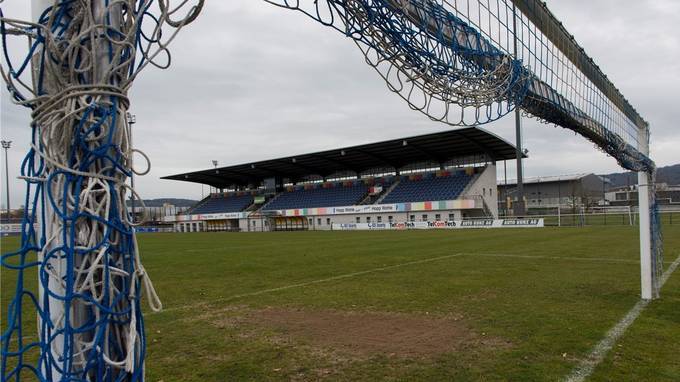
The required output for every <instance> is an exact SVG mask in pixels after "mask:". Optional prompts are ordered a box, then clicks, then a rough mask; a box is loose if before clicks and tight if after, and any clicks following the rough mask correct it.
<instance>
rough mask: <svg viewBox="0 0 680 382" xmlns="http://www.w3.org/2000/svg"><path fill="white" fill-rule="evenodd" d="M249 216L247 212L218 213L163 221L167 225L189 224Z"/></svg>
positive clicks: (165, 218)
mask: <svg viewBox="0 0 680 382" xmlns="http://www.w3.org/2000/svg"><path fill="white" fill-rule="evenodd" d="M247 216H248V213H247V212H223V213H217V214H200V215H177V216H165V217H163V221H164V222H166V223H172V222H187V221H201V220H227V219H244V218H246V217H247Z"/></svg>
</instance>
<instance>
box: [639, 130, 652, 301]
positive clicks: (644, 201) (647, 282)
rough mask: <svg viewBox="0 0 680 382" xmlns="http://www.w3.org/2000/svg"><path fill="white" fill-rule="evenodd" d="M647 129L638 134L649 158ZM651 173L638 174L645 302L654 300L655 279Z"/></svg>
mask: <svg viewBox="0 0 680 382" xmlns="http://www.w3.org/2000/svg"><path fill="white" fill-rule="evenodd" d="M647 134H648V131H647V128H644V129H640V130H639V132H638V141H639V144H638V146H639V150H640V151H641V152H642V153H643V154H645V155H647V156H649V136H648V135H647ZM649 178H650V177H649V173H647V172H646V171H640V172H638V201H639V202H638V215H639V217H640V284H641V293H640V295H641V297H642V299H643V300H651V299H652V298H654V297H655V296H654V286H653V283H654V278H653V275H652V272H653V271H652V269H653V268H652V238H651V232H652V231H651V221H650V218H651V213H650V206H649V204H650V201H649V190H650V187H654V185H650V184H649V181H650V179H649Z"/></svg>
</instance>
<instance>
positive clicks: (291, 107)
mask: <svg viewBox="0 0 680 382" xmlns="http://www.w3.org/2000/svg"><path fill="white" fill-rule="evenodd" d="M29 3H30V1H27V0H5V2H4V3H3V4H2V8H3V12H4V13H5V16H7V17H14V18H26V17H29V14H30V9H29ZM624 4H625V5H624ZM548 6H549V7H550V8H551V9H552V11H553V13H554V14H555V15H556V16H557V17H558V18H559V19H560V20H561V21H563V23H564V24H565V25H566V27H567V29H568V30H569V31H570V32H571V33H573V34H574V36H575V37H576V39H577V41H579V42H580V43H581V45H582V46H583V47H584V48H585V49H586V51H587V52H588V53H589V54H590V55H591V56H592V57H593V58H594V59H595V61H596V63H597V64H598V65H599V66H600V67H601V68H602V69H603V70H604V72H605V73H606V74H607V75H608V77H609V78H610V79H611V80H612V81H613V82H614V84H615V85H616V86H617V87H618V88H619V89H620V90H621V91H622V93H623V94H624V95H625V96H626V97H627V98H628V100H629V101H630V102H631V103H632V104H633V105H634V107H635V108H636V109H637V110H638V111H639V112H640V114H641V115H642V116H643V117H644V118H645V119H646V120H647V121H648V122H649V123H650V124H651V127H652V158H653V159H654V160H655V161H656V163H657V164H658V165H659V166H664V165H669V164H675V163H678V162H680V155H678V150H677V147H680V128H679V127H678V120H679V119H680V118H678V117H680V112H679V110H680V106H678V98H677V94H678V89H680V32H678V20H680V1H677V0H635V1H634V0H625V1H621V0H570V1H557V0H549V1H548ZM171 50H172V53H173V62H172V67H171V68H170V69H169V70H165V71H161V70H158V69H155V68H149V69H148V70H147V71H146V72H144V73H143V74H142V75H141V77H139V79H138V80H137V81H136V83H135V85H134V88H133V90H132V92H131V94H130V98H131V99H132V108H131V111H132V112H133V113H134V114H136V115H137V124H136V125H135V127H134V129H135V135H134V142H135V146H136V147H137V148H139V149H141V150H143V151H145V152H146V153H147V154H148V155H149V156H150V158H151V160H152V170H151V172H150V173H149V174H148V175H147V176H145V177H142V178H138V179H137V181H136V183H137V188H138V191H139V193H140V194H141V195H142V196H143V197H144V198H159V197H184V198H193V199H197V198H200V197H201V186H200V185H195V184H192V183H184V182H176V181H167V180H160V179H159V177H161V176H165V175H170V174H175V173H180V172H184V171H193V170H199V169H204V168H207V167H211V160H218V161H219V163H220V165H229V164H238V163H243V162H248V161H255V160H261V159H268V158H274V157H279V156H285V155H292V154H300V153H305V152H309V151H315V150H324V149H331V148H334V147H339V146H345V145H355V144H360V143H368V142H373V141H379V140H385V139H390V138H399V137H403V136H409V135H417V134H425V133H430V132H437V131H442V130H444V129H447V128H449V127H447V126H446V125H444V124H441V123H436V122H432V121H430V120H429V119H427V117H425V116H423V115H421V114H420V113H418V112H413V111H411V110H410V109H409V108H408V107H407V105H406V104H405V103H404V102H403V101H402V100H401V99H400V98H399V97H398V96H396V95H394V94H392V93H390V92H389V91H388V90H387V88H386V86H385V84H384V82H383V80H382V79H381V78H380V77H379V76H378V75H377V74H376V73H375V72H374V70H373V69H372V68H370V67H369V66H367V65H366V64H365V63H364V62H363V57H362V56H361V54H360V52H359V51H358V50H357V49H356V47H355V46H354V44H352V42H351V41H350V40H348V39H347V38H345V37H344V36H342V35H341V34H339V33H338V32H336V31H334V30H331V29H329V28H325V27H323V26H321V25H320V24H317V23H316V22H314V21H312V20H310V19H308V18H307V17H305V16H303V15H302V14H300V13H297V12H291V11H287V10H284V9H280V8H277V7H273V6H271V5H269V4H267V3H265V2H263V1H253V0H229V1H220V0H207V4H206V6H205V8H204V10H203V13H202V15H201V16H200V17H199V19H198V20H197V22H195V23H194V24H192V25H190V26H189V27H188V28H186V29H185V30H183V31H182V34H181V35H180V36H179V37H178V39H177V40H176V41H175V42H174V44H173V45H172V46H171ZM1 122H2V139H8V140H12V141H14V143H13V146H12V148H11V149H10V158H9V167H10V195H11V199H12V204H13V206H14V207H18V205H20V204H23V193H24V186H23V184H22V182H20V181H18V180H15V179H14V178H15V177H16V176H17V174H18V169H19V165H20V161H21V159H22V158H23V156H24V154H25V152H26V151H27V149H28V144H27V142H28V138H29V134H30V130H29V127H28V126H29V111H28V110H26V109H23V108H21V107H18V106H15V105H13V104H11V103H10V102H9V99H8V94H7V92H6V91H5V90H4V86H3V92H2V115H1ZM484 127H485V128H486V129H488V130H490V131H492V132H494V133H496V134H498V135H500V136H502V137H504V138H506V139H508V140H510V141H513V140H514V130H513V129H514V124H513V118H511V117H508V118H504V119H502V120H501V121H499V122H495V123H491V124H487V125H485V126H484ZM524 135H525V140H524V145H525V147H526V148H528V149H529V155H530V159H528V160H527V161H526V163H525V172H526V175H527V176H538V175H560V174H570V173H579V172H595V173H604V172H614V171H619V170H620V168H619V167H618V166H617V164H616V161H615V160H613V159H612V158H609V157H607V156H605V155H604V154H602V153H600V152H598V151H597V150H595V149H594V147H593V145H592V144H590V143H588V142H587V141H586V140H585V139H584V138H581V137H579V136H575V135H574V133H573V132H570V131H568V130H564V129H561V128H554V127H551V126H548V125H543V124H540V123H537V122H536V121H535V120H531V119H527V120H525V121H524ZM3 160H4V159H3ZM502 167H503V166H502V164H501V165H500V166H499V168H500V171H502ZM508 172H509V174H510V175H509V177H512V178H514V166H513V165H512V164H511V163H508ZM4 181H5V180H4V173H3V184H2V192H3V194H4ZM2 204H3V205H4V196H3V198H2Z"/></svg>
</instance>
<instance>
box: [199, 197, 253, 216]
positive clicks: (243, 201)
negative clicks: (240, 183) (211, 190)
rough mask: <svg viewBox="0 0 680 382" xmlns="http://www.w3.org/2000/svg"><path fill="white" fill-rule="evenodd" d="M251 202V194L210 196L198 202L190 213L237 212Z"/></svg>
mask: <svg viewBox="0 0 680 382" xmlns="http://www.w3.org/2000/svg"><path fill="white" fill-rule="evenodd" d="M251 204H253V196H252V195H250V194H247V195H227V196H216V195H213V196H210V197H208V198H206V199H205V201H204V202H202V203H200V204H198V205H197V206H196V207H195V208H194V209H193V210H192V211H190V214H196V215H199V214H215V213H223V212H239V211H243V209H245V208H246V207H248V206H249V205H251Z"/></svg>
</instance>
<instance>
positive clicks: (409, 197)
mask: <svg viewBox="0 0 680 382" xmlns="http://www.w3.org/2000/svg"><path fill="white" fill-rule="evenodd" d="M472 177H473V176H472V175H468V174H466V173H465V172H464V171H457V172H454V173H448V172H447V173H445V174H443V175H440V176H436V175H435V174H432V173H431V174H424V175H416V176H412V177H410V178H409V177H404V178H402V180H401V182H400V183H399V184H398V185H397V186H396V187H395V188H394V189H393V190H392V191H391V192H390V193H389V194H388V195H387V196H386V197H385V199H383V201H382V203H383V204H392V203H410V202H422V201H435V200H454V199H456V198H458V197H459V196H460V194H461V192H463V190H464V189H465V187H466V186H467V185H468V183H469V182H470V180H472Z"/></svg>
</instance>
